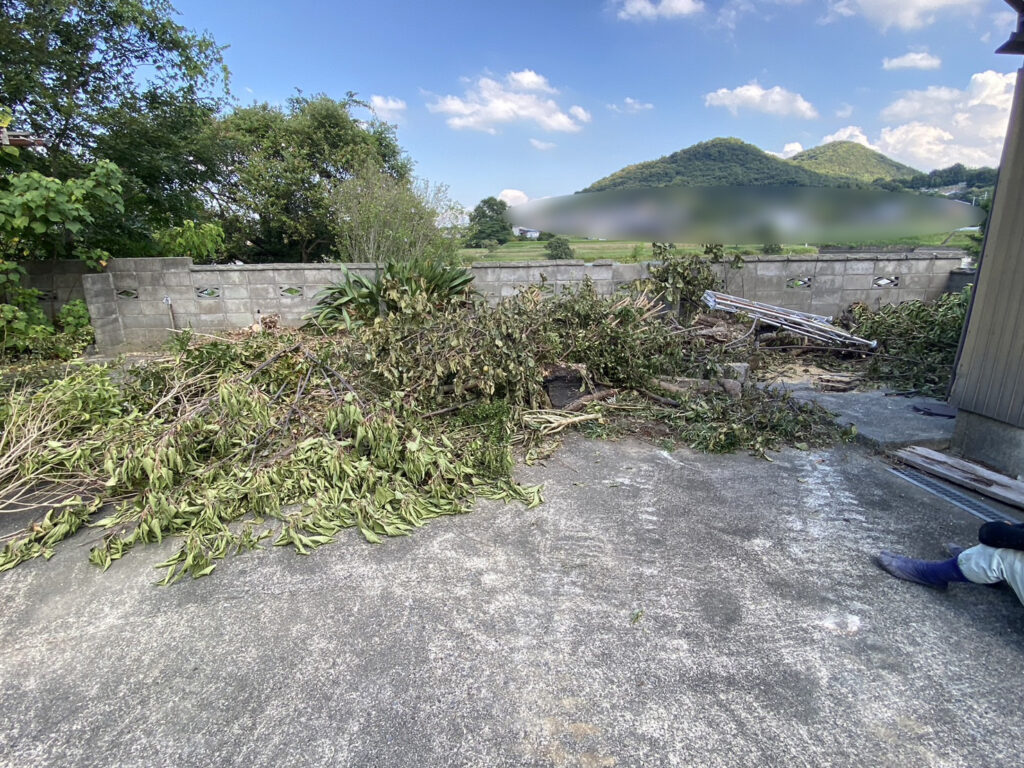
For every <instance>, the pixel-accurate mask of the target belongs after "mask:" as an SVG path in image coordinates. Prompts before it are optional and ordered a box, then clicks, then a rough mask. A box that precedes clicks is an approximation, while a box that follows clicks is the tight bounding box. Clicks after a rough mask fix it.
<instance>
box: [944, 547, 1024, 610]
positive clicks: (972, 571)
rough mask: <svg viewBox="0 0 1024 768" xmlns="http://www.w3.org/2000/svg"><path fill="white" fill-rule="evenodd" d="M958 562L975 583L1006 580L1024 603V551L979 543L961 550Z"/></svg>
mask: <svg viewBox="0 0 1024 768" xmlns="http://www.w3.org/2000/svg"><path fill="white" fill-rule="evenodd" d="M956 562H957V565H959V566H960V570H961V571H962V572H963V574H964V576H966V577H967V580H968V581H973V582H974V583H975V584H995V583H997V582H1000V581H1005V582H1006V583H1007V584H1009V585H1010V586H1011V587H1013V591H1014V592H1016V593H1017V598H1018V599H1019V600H1020V601H1021V602H1022V603H1024V551H1021V550H1018V549H1001V548H1000V549H997V548H996V547H989V546H986V545H984V544H979V545H978V546H976V547H971V548H970V549H965V550H964V551H963V552H961V553H960V555H959V557H957V559H956Z"/></svg>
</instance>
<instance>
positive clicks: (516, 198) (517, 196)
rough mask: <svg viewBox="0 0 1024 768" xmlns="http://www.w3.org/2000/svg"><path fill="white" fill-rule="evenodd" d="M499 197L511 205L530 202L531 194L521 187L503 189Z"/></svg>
mask: <svg viewBox="0 0 1024 768" xmlns="http://www.w3.org/2000/svg"><path fill="white" fill-rule="evenodd" d="M498 199H499V200H504V201H505V202H506V203H508V204H509V206H513V205H522V204H523V203H528V202H530V196H529V195H527V194H526V193H525V192H523V190H521V189H503V190H501V192H500V193H499V194H498Z"/></svg>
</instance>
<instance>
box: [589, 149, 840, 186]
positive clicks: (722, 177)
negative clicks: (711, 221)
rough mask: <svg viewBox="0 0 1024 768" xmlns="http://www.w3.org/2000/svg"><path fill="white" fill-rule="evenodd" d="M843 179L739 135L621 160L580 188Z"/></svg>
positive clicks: (819, 183)
mask: <svg viewBox="0 0 1024 768" xmlns="http://www.w3.org/2000/svg"><path fill="white" fill-rule="evenodd" d="M844 182H846V180H845V179H839V178H837V177H836V176H834V175H831V174H825V173H821V172H819V171H815V170H812V169H810V168H804V167H803V166H801V165H797V164H795V163H790V162H787V161H785V160H782V159H780V158H778V157H775V156H774V155H769V154H768V153H767V152H764V151H763V150H761V149H758V148H757V147H755V146H754V145H753V144H747V143H746V142H743V141H740V140H739V139H712V140H711V141H703V142H701V143H700V144H694V145H693V146H692V147H687V148H686V149H681V150H679V151H678V152H673V153H672V154H671V155H666V156H665V157H661V158H658V159H657V160H649V161H647V162H645V163H637V164H636V165H627V166H626V167H625V168H623V169H622V170H619V171H616V172H615V173H613V174H611V175H610V176H605V177H604V178H603V179H600V180H598V181H595V182H594V183H593V184H591V185H590V186H589V187H587V188H586V189H585V190H583V191H584V192H597V191H601V190H606V189H638V188H642V187H665V186H670V185H681V186H687V187H704V186H787V187H789V186H799V187H834V186H839V185H843V184H844Z"/></svg>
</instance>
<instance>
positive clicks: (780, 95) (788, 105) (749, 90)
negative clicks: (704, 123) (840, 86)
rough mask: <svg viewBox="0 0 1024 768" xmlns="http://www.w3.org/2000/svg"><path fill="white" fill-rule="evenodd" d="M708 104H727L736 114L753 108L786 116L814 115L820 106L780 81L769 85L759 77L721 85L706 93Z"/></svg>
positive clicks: (719, 105) (805, 116)
mask: <svg viewBox="0 0 1024 768" xmlns="http://www.w3.org/2000/svg"><path fill="white" fill-rule="evenodd" d="M704 104H705V106H708V107H725V108H726V109H728V110H729V111H730V112H732V114H733V115H736V114H738V113H739V111H740V110H741V109H749V110H752V111H754V112H764V113H765V114H768V115H779V116H783V117H800V118H804V119H812V118H815V117H817V116H818V110H816V109H815V108H814V106H813V105H812V104H811V103H810V102H809V101H807V100H806V99H805V98H804V97H803V96H801V95H800V94H799V93H793V92H792V91H787V90H786V89H785V88H780V87H779V86H777V85H776V86H775V87H774V88H768V89H765V88H762V87H761V86H760V85H758V84H757V82H756V81H755V82H752V83H749V84H747V85H741V86H739V87H738V88H732V89H729V88H719V89H718V90H717V91H714V92H712V93H709V94H707V95H705V96H704Z"/></svg>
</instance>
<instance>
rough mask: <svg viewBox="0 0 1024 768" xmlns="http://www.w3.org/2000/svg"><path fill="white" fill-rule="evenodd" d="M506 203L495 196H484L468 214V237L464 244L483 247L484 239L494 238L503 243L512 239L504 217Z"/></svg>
mask: <svg viewBox="0 0 1024 768" xmlns="http://www.w3.org/2000/svg"><path fill="white" fill-rule="evenodd" d="M507 211H508V203H506V202H505V201H504V200H499V199H498V198H496V197H485V198H484V199H483V200H481V201H480V202H479V203H477V206H476V208H474V209H473V212H472V213H471V214H469V237H468V238H467V240H466V245H467V246H468V247H470V248H483V247H484V241H486V240H494V241H496V242H497V243H498V244H499V245H504V244H505V243H507V242H508V241H509V240H511V239H512V227H511V225H510V224H509V223H508V219H507V218H505V216H506V213H507Z"/></svg>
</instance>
